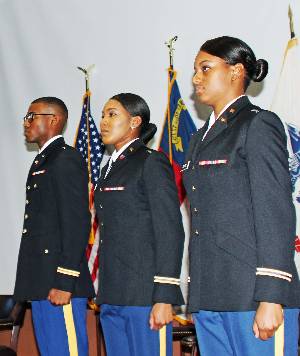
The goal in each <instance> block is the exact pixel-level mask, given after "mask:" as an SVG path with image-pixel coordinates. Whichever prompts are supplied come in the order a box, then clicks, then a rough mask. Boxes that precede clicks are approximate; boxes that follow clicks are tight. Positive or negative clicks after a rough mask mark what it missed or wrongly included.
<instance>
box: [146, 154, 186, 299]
mask: <svg viewBox="0 0 300 356" xmlns="http://www.w3.org/2000/svg"><path fill="white" fill-rule="evenodd" d="M143 179H144V182H145V186H146V192H147V195H148V200H149V205H150V210H151V216H152V223H153V230H154V239H155V241H154V243H155V252H156V273H155V276H153V278H154V279H153V281H154V290H153V303H156V302H164V303H170V304H177V305H180V304H183V303H184V300H183V297H182V293H181V290H180V286H179V282H180V280H179V277H180V271H181V262H182V254H183V244H184V231H183V225H182V217H181V213H180V207H179V199H178V193H177V188H176V185H175V181H174V176H173V171H172V168H171V166H170V163H169V161H168V159H167V158H166V156H165V155H164V154H162V153H158V152H152V154H151V155H150V157H148V159H147V160H146V163H145V167H144V172H143Z"/></svg>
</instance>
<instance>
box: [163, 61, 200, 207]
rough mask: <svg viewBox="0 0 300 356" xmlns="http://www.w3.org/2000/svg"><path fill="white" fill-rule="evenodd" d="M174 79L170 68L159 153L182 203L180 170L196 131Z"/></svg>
mask: <svg viewBox="0 0 300 356" xmlns="http://www.w3.org/2000/svg"><path fill="white" fill-rule="evenodd" d="M176 77H177V72H176V71H174V70H173V69H172V68H171V67H170V68H169V69H168V106H167V110H166V115H165V123H164V127H163V132H162V136H161V141H160V145H159V151H161V152H164V153H165V154H166V155H167V157H168V158H169V160H170V163H171V165H172V167H173V171H174V174H175V179H176V185H177V189H178V196H179V200H180V203H182V202H183V201H184V198H185V195H186V193H185V190H184V187H183V184H182V173H181V168H182V165H183V164H184V160H185V153H186V151H187V149H188V145H189V142H190V138H191V134H192V133H193V132H195V131H196V130H197V129H196V126H195V124H194V121H193V120H192V118H191V116H190V114H189V112H188V110H187V108H186V106H185V104H184V101H183V100H182V97H181V95H180V91H179V88H178V84H177V80H176Z"/></svg>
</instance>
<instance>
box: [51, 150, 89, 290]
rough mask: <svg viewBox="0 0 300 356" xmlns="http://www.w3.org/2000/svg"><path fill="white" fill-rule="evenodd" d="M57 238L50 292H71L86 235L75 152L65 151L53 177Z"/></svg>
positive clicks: (82, 171) (84, 184) (83, 172)
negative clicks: (57, 258)
mask: <svg viewBox="0 0 300 356" xmlns="http://www.w3.org/2000/svg"><path fill="white" fill-rule="evenodd" d="M53 184H54V187H55V194H56V202H57V211H58V219H59V226H60V236H61V255H60V261H59V263H58V266H57V273H56V280H55V283H54V286H53V287H54V288H57V289H61V290H65V291H69V292H72V291H73V289H74V285H75V282H76V280H77V278H78V277H79V274H80V272H79V270H80V263H81V261H82V259H83V258H85V256H84V253H85V248H86V245H87V243H88V237H89V232H90V212H89V206H88V176H87V169H86V166H85V164H84V162H83V160H82V158H81V157H80V156H79V155H78V154H77V152H72V151H65V152H63V153H62V154H61V155H60V157H59V158H58V159H57V160H56V162H55V167H54V173H53Z"/></svg>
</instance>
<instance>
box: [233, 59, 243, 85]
mask: <svg viewBox="0 0 300 356" xmlns="http://www.w3.org/2000/svg"><path fill="white" fill-rule="evenodd" d="M244 75H245V68H244V66H243V65H242V63H237V64H235V65H234V66H232V73H231V80H232V81H234V80H237V79H241V78H243V77H244Z"/></svg>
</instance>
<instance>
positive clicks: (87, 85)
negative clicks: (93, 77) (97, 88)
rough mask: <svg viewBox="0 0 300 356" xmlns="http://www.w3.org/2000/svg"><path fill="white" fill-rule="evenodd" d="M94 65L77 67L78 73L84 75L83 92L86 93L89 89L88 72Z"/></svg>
mask: <svg viewBox="0 0 300 356" xmlns="http://www.w3.org/2000/svg"><path fill="white" fill-rule="evenodd" d="M94 67H95V64H91V65H89V66H88V67H87V68H82V67H77V69H79V70H80V71H82V72H83V73H84V77H85V90H86V91H88V90H89V89H90V72H91V71H92V69H94Z"/></svg>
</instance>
